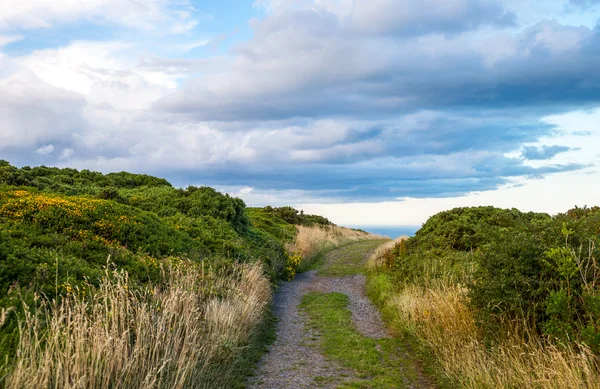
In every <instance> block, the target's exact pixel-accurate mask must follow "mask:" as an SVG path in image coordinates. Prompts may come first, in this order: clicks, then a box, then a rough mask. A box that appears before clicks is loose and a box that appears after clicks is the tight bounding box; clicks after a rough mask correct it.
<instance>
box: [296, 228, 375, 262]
mask: <svg viewBox="0 0 600 389" xmlns="http://www.w3.org/2000/svg"><path fill="white" fill-rule="evenodd" d="M296 229H297V231H298V234H297V235H296V240H295V241H294V243H292V244H288V245H287V247H286V248H287V250H288V251H289V252H300V253H301V254H302V257H303V258H311V257H313V256H315V255H316V254H317V253H319V252H320V251H322V250H324V249H326V248H332V247H338V246H343V245H345V244H348V243H352V242H358V241H362V240H370V239H385V237H383V236H380V235H374V234H369V233H366V232H362V231H357V230H353V229H350V228H346V227H339V226H335V225H330V226H318V225H315V226H312V227H306V226H296Z"/></svg>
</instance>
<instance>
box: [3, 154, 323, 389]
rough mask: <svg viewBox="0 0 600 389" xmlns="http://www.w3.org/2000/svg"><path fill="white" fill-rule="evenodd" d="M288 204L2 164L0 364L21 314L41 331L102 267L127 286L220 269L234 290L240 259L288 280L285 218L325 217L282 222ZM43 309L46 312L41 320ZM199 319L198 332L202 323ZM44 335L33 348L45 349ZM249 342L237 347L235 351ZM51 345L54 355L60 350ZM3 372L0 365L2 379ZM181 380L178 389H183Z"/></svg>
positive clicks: (15, 345)
mask: <svg viewBox="0 0 600 389" xmlns="http://www.w3.org/2000/svg"><path fill="white" fill-rule="evenodd" d="M289 210H293V209H292V208H289V209H286V211H284V212H272V210H271V209H260V208H256V209H252V210H248V209H247V208H246V206H245V204H244V202H243V201H242V200H240V199H237V198H233V197H230V196H228V195H226V194H222V193H219V192H217V191H216V190H214V189H212V188H208V187H189V188H186V189H179V188H174V187H173V186H172V185H171V184H170V183H169V182H167V181H166V180H164V179H160V178H156V177H151V176H147V175H138V174H131V173H125V172H122V173H111V174H101V173H96V172H90V171H87V170H83V171H77V170H75V169H57V168H47V167H36V168H29V167H24V168H16V167H14V166H11V165H10V164H8V163H7V162H5V161H0V361H5V360H7V361H8V365H7V366H5V367H4V369H5V370H6V369H8V370H6V371H10V370H11V369H12V368H13V367H14V366H13V361H14V356H15V353H16V351H17V350H18V349H19V347H22V346H23V335H24V333H23V332H22V329H23V328H21V331H20V328H19V323H21V326H22V325H23V324H22V321H21V322H20V321H19V318H20V319H21V320H22V319H23V318H26V317H29V316H28V315H33V316H32V319H31V320H33V321H31V322H30V323H35V325H36V326H37V327H36V328H37V329H39V330H40V331H41V332H39V333H40V334H44V333H45V331H46V329H45V328H43V327H44V326H46V325H50V324H51V323H53V321H52V320H54V316H52V315H53V314H54V313H53V309H55V307H63V305H61V304H63V299H65V298H72V297H73V295H72V293H73V291H84V290H85V291H87V292H89V293H92V294H95V293H98V290H101V288H102V285H104V284H103V282H104V281H102V280H103V277H104V275H105V273H106V271H112V270H118V271H119V272H125V273H124V274H126V276H127V288H129V290H130V291H132V293H138V292H139V293H141V292H143V291H146V290H148V289H149V288H150V289H152V288H164V287H167V286H168V285H167V284H166V281H165V278H164V274H163V272H162V270H161V269H164V267H165V265H166V264H172V263H174V262H178V261H179V262H181V263H187V264H191V263H195V264H198V266H200V268H201V269H204V270H202V271H204V273H203V274H205V275H206V274H209V273H210V274H216V273H218V274H220V277H221V278H222V280H223V282H224V283H225V284H226V283H227V282H230V283H231V285H232V287H233V286H235V285H237V284H236V282H237V281H236V278H235V274H237V273H236V270H235V269H239V266H245V265H247V264H253V265H252V266H254V268H256V269H261V271H262V272H264V275H265V276H266V279H269V280H270V281H272V282H277V280H288V279H291V278H293V277H294V275H295V273H296V270H297V267H298V264H299V262H300V257H299V255H298V254H297V253H295V252H292V251H290V252H288V251H286V248H285V246H286V245H290V244H292V243H293V242H294V241H295V240H296V235H297V231H296V227H295V226H294V225H293V224H290V223H291V222H292V221H298V222H302V223H308V221H307V220H309V219H310V220H311V222H310V223H316V222H323V223H325V221H324V220H325V219H323V220H321V218H319V217H315V216H310V215H304V214H303V213H297V214H298V215H297V217H295V218H289V217H288V218H287V219H286V220H284V219H282V218H280V217H279V216H278V215H279V214H280V213H282V214H285V215H288V216H289V215H291V214H292V213H293V212H291V211H289ZM294 212H296V211H295V210H294ZM286 217H287V216H286ZM326 223H329V222H328V221H326ZM108 258H110V262H108V261H107V260H108ZM209 269H210V272H209ZM211 272H212V273H211ZM203 285H204V284H203ZM113 286H115V285H113ZM98 288H100V289H98ZM144 293H145V292H144ZM214 293H217V294H214ZM207 296H213V297H217V298H218V297H220V296H221V292H218V291H215V290H199V291H198V295H197V296H196V297H197V298H203V297H207ZM89 297H90V298H93V296H89ZM221 297H222V296H221ZM51 300H53V301H54V302H53V303H52V304H50V305H46V307H47V308H48V311H43V312H42V311H41V310H40V309H39V307H38V306H39V302H40V301H51ZM69 301H70V302H69V304H75V302H74V301H72V300H69ZM136 301H137V300H136ZM137 303H138V302H135V304H137ZM232 309H233V308H232ZM46 313H47V314H48V315H50V316H48V317H47V318H41V319H40V318H39V317H38V315H39V314H42V315H45V314H46ZM261 315H262V313H261ZM250 317H253V316H251V315H250V316H247V317H246V316H242V317H241V319H240V320H242V322H240V323H237V324H240V325H244V320H245V319H246V318H250ZM34 319H35V320H38V319H39V321H35V320H34ZM86 320H88V319H86ZM89 320H92V319H89ZM93 320H96V319H93ZM228 320H229V319H228ZM236 320H237V319H236ZM63 324H64V323H63ZM229 324H230V325H233V324H236V323H229ZM237 324H236V325H237ZM57 325H58V324H57ZM90 325H91V324H90ZM203 325H204V324H202V325H200V327H201V328H200V329H199V330H201V331H204V330H205V328H204V327H203ZM223 325H227V323H223ZM40 326H41V327H40ZM232 328H233V327H232ZM30 329H31V328H30ZM248 330H249V329H248ZM57 331H59V332H60V331H69V330H68V329H65V328H57ZM41 339H43V338H41ZM41 339H40V341H39V342H38V340H35V341H34V343H32V344H30V346H31V347H38V346H39V345H42V346H43V344H44V341H42V340H41ZM57 341H58V340H57ZM215 342H217V340H215ZM218 342H220V341H218ZM218 342H217V343H218ZM242 343H243V342H242ZM62 346H65V347H66V346H67V345H66V344H65V343H63V344H62V345H61V347H62ZM247 346H248V345H247V344H246V345H244V344H240V348H239V349H236V350H234V354H232V355H233V357H236V356H237V357H239V355H241V353H242V350H245V348H247ZM86 347H87V346H86ZM236 347H237V346H236ZM30 351H31V350H30ZM41 351H42V350H37V351H36V352H41ZM55 351H56V353H57V354H55V356H56V357H57V358H58V355H59V354H60V353H61V352H66V350H64V349H60V348H57V349H56V350H55ZM31 352H33V351H31ZM36 355H37V356H40V355H41V354H36ZM55 356H52V357H51V358H55ZM234 359H235V358H234ZM139 361H141V359H140V360H139ZM22 362H23V361H22ZM30 362H31V363H38V362H39V361H30ZM54 362H56V361H54ZM163 362H164V361H163ZM57 363H58V362H57ZM136 363H137V362H136ZM164 363H166V362H164ZM215 363H216V362H215ZM1 365H2V364H1V363H0V368H1ZM211 366H212V365H211ZM155 367H156V366H154V367H152V368H155ZM159 367H160V366H159ZM44 368H45V367H44ZM0 370H1V369H0ZM21 373H22V372H21ZM21 373H19V374H21ZM111 374H112V373H111ZM194 374H197V372H196V373H194ZM3 375H4V374H3V372H2V371H0V385H1V383H2V382H1V377H2V376H3ZM30 378H31V377H30ZM27 379H29V378H27ZM53 379H54V378H53ZM57 379H58V378H57ZM15 382H16V381H15ZM32 382H33V381H32ZM164 382H166V381H164ZM190 382H192V381H190ZM215 382H216V381H215ZM111 385H112V384H111ZM161 385H162V386H163V387H166V386H164V385H167V384H164V385H163V384H161ZM161 385H158V386H152V385H150V386H149V387H161ZM186 385H187V384H185V385H183V386H182V387H190V386H189V385H188V386H186ZM203 385H204V384H203ZM17 386H18V385H17ZM205 386H206V387H210V385H208V384H206V385H205ZM25 387H27V385H25ZM29 387H36V388H37V387H38V386H31V385H29Z"/></svg>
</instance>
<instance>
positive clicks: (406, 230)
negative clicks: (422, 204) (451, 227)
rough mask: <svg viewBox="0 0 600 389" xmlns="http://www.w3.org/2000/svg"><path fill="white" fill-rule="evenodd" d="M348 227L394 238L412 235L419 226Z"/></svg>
mask: <svg viewBox="0 0 600 389" xmlns="http://www.w3.org/2000/svg"><path fill="white" fill-rule="evenodd" d="M346 227H350V228H360V229H361V230H365V231H367V232H370V233H372V234H378V235H383V236H388V237H390V238H392V239H395V238H397V237H399V236H402V235H408V236H414V235H415V232H417V231H418V230H419V229H420V228H421V226H346Z"/></svg>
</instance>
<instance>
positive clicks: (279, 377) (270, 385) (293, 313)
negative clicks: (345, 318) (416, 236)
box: [248, 242, 420, 389]
mask: <svg viewBox="0 0 600 389" xmlns="http://www.w3.org/2000/svg"><path fill="white" fill-rule="evenodd" d="M380 243H381V242H359V243H355V244H352V245H349V246H345V247H342V248H339V249H336V250H334V251H331V252H330V253H329V254H327V256H326V259H325V264H324V265H323V266H322V267H321V269H320V270H318V271H310V272H306V273H303V274H300V275H298V276H297V277H296V279H295V280H294V281H292V282H289V283H285V284H283V285H282V287H281V289H280V290H279V292H278V293H277V294H276V296H275V302H274V311H275V315H276V316H277V317H278V318H279V320H280V321H279V323H278V325H277V335H276V336H277V338H276V341H275V342H274V343H273V345H272V347H271V350H270V352H269V353H268V354H267V355H266V356H265V357H264V358H263V360H262V361H261V363H260V365H259V367H258V369H257V373H256V375H255V376H254V377H252V378H251V379H250V382H249V385H248V387H249V388H251V389H288V388H289V389H296V388H317V387H320V388H336V387H338V386H339V385H341V384H343V383H344V382H349V381H353V380H354V379H355V376H354V372H352V371H350V370H348V369H346V368H344V367H342V366H341V365H339V364H338V363H336V362H335V361H332V360H329V359H327V358H325V357H324V356H323V355H322V352H321V350H320V348H319V340H320V335H319V334H318V333H317V332H315V330H314V329H313V328H311V327H310V326H308V325H307V318H306V316H305V315H304V314H303V313H302V312H301V311H300V310H299V309H298V305H299V304H300V302H301V300H302V296H304V295H305V294H307V293H309V292H323V293H332V292H339V293H343V294H345V295H347V296H348V298H349V300H350V303H349V305H348V309H349V310H350V311H351V313H352V321H353V323H354V325H355V327H356V330H357V331H358V332H360V333H361V334H362V335H363V336H365V337H369V338H373V339H382V338H387V337H389V334H388V333H387V331H386V328H385V326H384V324H383V322H382V320H381V316H380V314H379V311H378V310H377V309H376V308H375V306H373V304H372V303H371V302H370V301H369V299H368V298H367V297H366V296H365V291H364V288H365V276H364V275H363V274H352V273H359V272H360V271H361V269H362V266H363V265H364V263H365V261H366V260H367V258H368V257H369V255H370V254H371V253H372V251H373V250H374V249H375V248H376V247H377V246H378V244H380ZM348 269H354V270H350V271H348ZM348 273H350V274H348ZM338 274H339V275H343V276H341V277H336V275H338ZM407 387H420V386H418V385H417V386H415V385H407Z"/></svg>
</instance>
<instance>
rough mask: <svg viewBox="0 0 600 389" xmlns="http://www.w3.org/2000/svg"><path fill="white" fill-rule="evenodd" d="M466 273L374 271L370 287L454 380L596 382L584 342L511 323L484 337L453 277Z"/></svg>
mask: <svg viewBox="0 0 600 389" xmlns="http://www.w3.org/2000/svg"><path fill="white" fill-rule="evenodd" d="M400 240H402V237H401V238H398V239H397V241H400ZM396 243H397V242H396V241H391V242H387V243H385V244H383V245H382V246H380V247H379V249H378V250H377V251H376V252H375V253H374V254H373V255H372V257H371V258H370V261H369V263H370V265H371V268H375V267H376V266H381V261H382V258H383V257H384V256H385V254H386V253H387V252H389V251H390V250H391V249H392V248H393V247H394V245H395V244H396ZM431 262H432V263H431V266H433V267H440V266H442V265H441V264H438V263H436V261H435V260H432V261H431ZM430 274H434V275H435V277H434V276H429V275H430ZM440 275H441V276H440ZM464 278H468V277H458V278H457V277H456V275H455V274H452V273H444V272H443V271H440V270H439V269H427V268H426V269H425V271H424V276H423V279H421V280H419V281H418V283H407V284H403V285H402V284H401V285H397V284H395V285H394V284H392V281H391V279H390V277H388V276H386V275H385V274H378V273H376V272H372V273H371V274H370V279H369V284H370V286H369V288H370V290H371V292H370V294H371V295H372V296H374V297H375V298H376V299H377V300H378V301H379V302H380V304H383V307H382V308H383V310H384V311H385V313H386V316H387V317H390V318H391V320H392V321H393V324H394V326H395V327H397V328H399V329H401V330H403V331H407V332H409V333H411V334H413V335H414V336H415V337H416V338H417V339H419V340H420V341H421V342H423V343H425V345H426V346H427V348H428V349H429V350H431V351H432V353H433V357H434V360H435V364H436V365H437V366H439V367H440V369H441V374H442V375H443V376H445V377H446V378H447V379H448V381H449V382H450V387H452V388H455V387H456V388H468V389H480V388H532V389H533V388H536V389H563V388H573V389H592V388H596V389H597V388H600V359H599V358H598V357H597V356H596V355H594V354H593V353H592V352H591V351H590V350H589V349H588V348H586V347H585V346H583V345H569V346H557V345H555V344H553V343H551V342H548V341H546V340H544V339H542V338H541V337H539V336H538V335H536V334H534V333H533V331H529V330H528V329H527V328H525V327H515V326H513V327H508V326H507V327H506V328H505V329H504V330H505V332H504V333H502V334H498V336H497V341H496V342H495V343H494V345H493V346H489V344H488V345H486V343H485V342H484V340H483V336H482V334H481V332H480V330H479V328H478V327H477V325H476V322H475V317H474V313H473V311H472V310H471V309H470V308H469V306H468V304H467V301H468V300H467V299H468V289H467V288H465V287H464V286H461V284H460V281H458V279H464Z"/></svg>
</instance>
